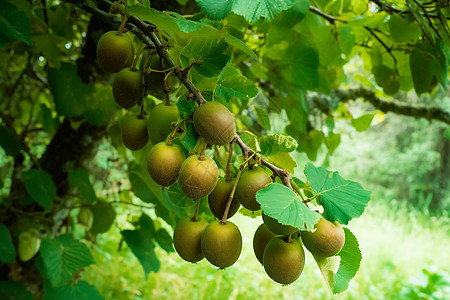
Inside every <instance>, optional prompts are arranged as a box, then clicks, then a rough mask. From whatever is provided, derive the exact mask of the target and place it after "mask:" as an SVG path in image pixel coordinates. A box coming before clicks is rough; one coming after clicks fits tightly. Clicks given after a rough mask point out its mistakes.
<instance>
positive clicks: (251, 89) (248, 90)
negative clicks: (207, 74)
mask: <svg viewBox="0 0 450 300" xmlns="http://www.w3.org/2000/svg"><path fill="white" fill-rule="evenodd" d="M256 94H258V88H257V87H256V86H255V84H254V83H253V82H252V81H250V80H249V79H248V78H246V77H245V76H243V75H242V74H241V73H240V72H239V71H238V70H237V69H236V68H235V67H234V66H232V65H231V64H229V65H227V66H226V67H225V68H224V69H223V70H222V72H221V73H220V76H219V79H218V81H217V86H216V90H215V95H216V96H217V97H220V98H222V99H224V100H225V101H226V102H229V101H230V100H231V99H233V97H237V98H241V99H249V98H251V97H254V96H256Z"/></svg>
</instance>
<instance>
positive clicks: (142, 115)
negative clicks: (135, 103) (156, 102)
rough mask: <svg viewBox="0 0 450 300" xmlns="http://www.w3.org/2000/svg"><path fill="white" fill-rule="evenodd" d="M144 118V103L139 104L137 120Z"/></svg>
mask: <svg viewBox="0 0 450 300" xmlns="http://www.w3.org/2000/svg"><path fill="white" fill-rule="evenodd" d="M144 117H145V108H144V103H141V112H140V113H139V116H138V118H139V119H143V118H144Z"/></svg>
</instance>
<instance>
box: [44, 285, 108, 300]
mask: <svg viewBox="0 0 450 300" xmlns="http://www.w3.org/2000/svg"><path fill="white" fill-rule="evenodd" d="M44 291H45V294H44V300H61V299H64V300H103V299H104V298H103V297H102V296H101V295H100V294H99V292H98V291H97V289H96V288H95V286H93V285H90V284H89V283H88V282H86V281H84V280H79V281H77V283H76V284H73V285H72V284H68V285H63V286H60V287H52V286H51V284H50V282H49V281H48V280H44Z"/></svg>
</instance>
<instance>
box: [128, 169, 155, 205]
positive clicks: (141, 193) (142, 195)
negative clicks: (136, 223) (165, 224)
mask: <svg viewBox="0 0 450 300" xmlns="http://www.w3.org/2000/svg"><path fill="white" fill-rule="evenodd" d="M128 170H129V173H128V177H129V179H130V183H131V186H132V187H133V191H134V194H135V195H136V196H137V197H138V198H139V199H141V200H142V201H144V202H147V203H158V199H157V198H156V196H155V194H154V193H153V191H152V189H151V186H150V185H149V184H150V183H149V180H150V176H149V175H148V170H147V166H142V165H139V164H130V165H129V167H128ZM153 184H155V183H153Z"/></svg>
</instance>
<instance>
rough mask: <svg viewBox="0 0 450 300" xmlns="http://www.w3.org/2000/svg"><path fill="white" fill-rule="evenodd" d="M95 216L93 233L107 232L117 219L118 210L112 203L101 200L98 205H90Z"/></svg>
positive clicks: (92, 227)
mask: <svg viewBox="0 0 450 300" xmlns="http://www.w3.org/2000/svg"><path fill="white" fill-rule="evenodd" d="M90 209H91V211H92V214H93V216H94V221H93V222H92V226H91V229H89V231H90V232H91V233H92V234H93V235H97V234H100V233H104V232H107V231H108V230H109V229H110V228H111V225H112V224H113V223H114V220H115V219H116V211H115V209H114V206H113V205H112V204H111V203H108V202H105V201H99V202H98V203H97V204H96V205H94V206H91V207H90Z"/></svg>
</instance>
